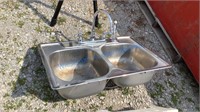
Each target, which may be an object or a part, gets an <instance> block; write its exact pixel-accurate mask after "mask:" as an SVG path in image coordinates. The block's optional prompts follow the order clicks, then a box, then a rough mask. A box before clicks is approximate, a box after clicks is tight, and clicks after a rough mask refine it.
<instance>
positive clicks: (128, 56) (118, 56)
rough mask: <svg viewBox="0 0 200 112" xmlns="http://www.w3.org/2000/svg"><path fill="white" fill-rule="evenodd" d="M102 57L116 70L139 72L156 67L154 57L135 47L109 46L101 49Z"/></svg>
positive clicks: (126, 45) (130, 45)
mask: <svg viewBox="0 0 200 112" xmlns="http://www.w3.org/2000/svg"><path fill="white" fill-rule="evenodd" d="M102 52H103V54H104V56H106V57H107V58H108V60H109V61H110V62H111V63H112V64H113V65H114V66H115V67H117V68H120V69H123V70H128V71H140V70H145V69H149V68H152V67H154V66H156V65H157V61H156V59H155V58H154V57H152V56H151V55H149V54H148V53H147V52H145V51H144V50H143V49H141V48H140V47H138V46H137V45H132V44H109V45H105V46H103V47H102Z"/></svg>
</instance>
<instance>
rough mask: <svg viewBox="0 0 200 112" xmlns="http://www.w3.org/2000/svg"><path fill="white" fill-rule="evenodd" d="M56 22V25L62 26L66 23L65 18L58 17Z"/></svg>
mask: <svg viewBox="0 0 200 112" xmlns="http://www.w3.org/2000/svg"><path fill="white" fill-rule="evenodd" d="M57 22H58V25H63V24H64V23H65V22H66V18H65V17H59V18H58V20H57Z"/></svg>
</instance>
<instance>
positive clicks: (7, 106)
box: [3, 99, 25, 110]
mask: <svg viewBox="0 0 200 112" xmlns="http://www.w3.org/2000/svg"><path fill="white" fill-rule="evenodd" d="M24 102H25V100H24V99H21V100H18V101H9V100H8V101H6V102H5V103H4V104H3V107H4V109H5V110H11V109H14V110H16V109H18V108H20V107H21V106H22V105H23V103H24Z"/></svg>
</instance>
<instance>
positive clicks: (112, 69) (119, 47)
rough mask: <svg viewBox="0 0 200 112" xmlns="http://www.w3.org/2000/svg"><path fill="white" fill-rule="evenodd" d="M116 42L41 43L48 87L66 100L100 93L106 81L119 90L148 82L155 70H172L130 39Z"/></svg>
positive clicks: (41, 53)
mask: <svg viewBox="0 0 200 112" xmlns="http://www.w3.org/2000/svg"><path fill="white" fill-rule="evenodd" d="M117 40H118V42H110V43H105V42H100V41H99V42H98V41H95V42H91V43H88V42H84V43H80V44H78V43H69V42H63V43H62V44H60V43H49V44H41V45H40V47H39V53H40V56H41V58H42V62H43V65H44V67H45V69H46V73H47V77H48V80H49V83H50V85H51V88H52V89H53V90H57V91H58V93H59V94H60V95H61V96H62V97H64V98H66V99H77V98H82V97H85V96H90V95H94V94H97V93H99V92H101V91H102V90H103V89H104V88H105V86H106V83H107V81H108V80H113V82H114V83H115V84H116V85H118V86H121V87H126V86H135V85H139V84H143V83H145V82H148V81H149V80H151V78H152V77H153V75H154V73H155V71H156V70H161V69H166V68H169V67H171V66H170V65H169V64H168V63H166V62H165V61H163V60H162V59H161V58H159V57H158V56H156V55H155V54H153V53H152V52H150V51H149V50H147V49H145V48H143V47H142V46H140V45H139V44H137V43H136V42H135V41H133V40H132V39H131V38H130V37H118V39H117Z"/></svg>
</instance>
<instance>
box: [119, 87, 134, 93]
mask: <svg viewBox="0 0 200 112" xmlns="http://www.w3.org/2000/svg"><path fill="white" fill-rule="evenodd" d="M132 93H133V91H132V90H130V88H129V87H125V88H123V89H122V94H123V95H129V94H132Z"/></svg>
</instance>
